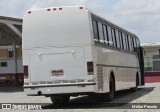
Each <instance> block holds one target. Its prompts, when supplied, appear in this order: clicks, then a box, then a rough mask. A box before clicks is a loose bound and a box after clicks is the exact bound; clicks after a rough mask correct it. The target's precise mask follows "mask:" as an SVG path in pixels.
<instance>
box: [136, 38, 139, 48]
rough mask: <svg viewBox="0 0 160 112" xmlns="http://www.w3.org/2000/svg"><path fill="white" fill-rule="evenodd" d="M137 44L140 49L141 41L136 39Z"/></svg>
mask: <svg viewBox="0 0 160 112" xmlns="http://www.w3.org/2000/svg"><path fill="white" fill-rule="evenodd" d="M136 42H137V47H139V46H140V42H139V40H138V39H137V38H136Z"/></svg>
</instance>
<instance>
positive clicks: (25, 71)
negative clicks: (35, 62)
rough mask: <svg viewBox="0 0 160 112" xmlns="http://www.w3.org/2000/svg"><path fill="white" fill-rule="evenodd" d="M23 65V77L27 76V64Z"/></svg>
mask: <svg viewBox="0 0 160 112" xmlns="http://www.w3.org/2000/svg"><path fill="white" fill-rule="evenodd" d="M23 67H24V78H28V66H27V65H25V66H23Z"/></svg>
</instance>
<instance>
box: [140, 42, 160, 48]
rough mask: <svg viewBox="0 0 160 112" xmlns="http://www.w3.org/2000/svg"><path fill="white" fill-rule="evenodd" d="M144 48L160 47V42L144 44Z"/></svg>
mask: <svg viewBox="0 0 160 112" xmlns="http://www.w3.org/2000/svg"><path fill="white" fill-rule="evenodd" d="M142 46H143V47H157V46H160V42H149V43H143V44H142Z"/></svg>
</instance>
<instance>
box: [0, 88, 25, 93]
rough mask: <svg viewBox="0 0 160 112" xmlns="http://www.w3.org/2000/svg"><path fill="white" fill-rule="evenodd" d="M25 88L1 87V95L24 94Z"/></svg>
mask: <svg viewBox="0 0 160 112" xmlns="http://www.w3.org/2000/svg"><path fill="white" fill-rule="evenodd" d="M23 91H24V89H23V87H0V93H2V92H3V93H12V92H23Z"/></svg>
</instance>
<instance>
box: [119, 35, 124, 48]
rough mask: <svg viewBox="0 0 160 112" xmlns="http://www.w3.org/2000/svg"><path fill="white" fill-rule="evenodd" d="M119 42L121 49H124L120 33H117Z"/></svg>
mask: <svg viewBox="0 0 160 112" xmlns="http://www.w3.org/2000/svg"><path fill="white" fill-rule="evenodd" d="M119 41H120V46H121V48H122V49H124V47H123V38H122V32H119Z"/></svg>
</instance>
